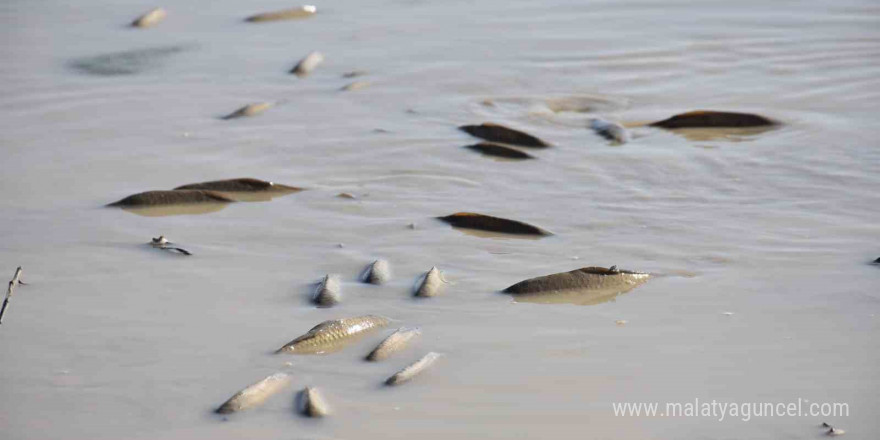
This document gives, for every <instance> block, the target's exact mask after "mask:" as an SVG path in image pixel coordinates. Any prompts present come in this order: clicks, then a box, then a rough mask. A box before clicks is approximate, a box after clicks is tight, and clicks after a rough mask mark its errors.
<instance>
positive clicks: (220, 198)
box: [107, 190, 234, 207]
mask: <svg viewBox="0 0 880 440" xmlns="http://www.w3.org/2000/svg"><path fill="white" fill-rule="evenodd" d="M233 201H234V200H232V199H230V198H228V197H226V196H224V195H222V194H219V193H216V192H213V191H201V190H186V191H177V190H175V191H146V192H142V193H137V194H133V195H130V196H128V197H126V198H124V199H121V200H117V201H115V202H113V203H111V204H109V205H107V206H112V207H147V206H165V205H189V204H198V203H215V204H216V203H230V202H233Z"/></svg>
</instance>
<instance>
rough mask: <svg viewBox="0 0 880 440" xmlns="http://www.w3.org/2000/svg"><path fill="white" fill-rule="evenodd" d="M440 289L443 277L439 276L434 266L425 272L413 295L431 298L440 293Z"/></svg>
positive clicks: (438, 271)
mask: <svg viewBox="0 0 880 440" xmlns="http://www.w3.org/2000/svg"><path fill="white" fill-rule="evenodd" d="M442 288H443V277H442V276H441V275H440V270H439V269H437V267H436V266H434V267H432V268H431V270H429V271H427V272H425V275H424V276H423V277H422V282H421V284H419V287H418V288H417V289H416V292H415V294H416V296H422V297H431V296H435V295H437V294H438V293H440V290H441V289H442Z"/></svg>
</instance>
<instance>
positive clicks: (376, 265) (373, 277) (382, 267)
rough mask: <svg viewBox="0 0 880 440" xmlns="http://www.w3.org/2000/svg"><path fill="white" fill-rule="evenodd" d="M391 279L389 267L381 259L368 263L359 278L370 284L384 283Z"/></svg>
mask: <svg viewBox="0 0 880 440" xmlns="http://www.w3.org/2000/svg"><path fill="white" fill-rule="evenodd" d="M390 279H391V267H390V266H389V265H388V262H387V261H385V260H382V259H379V260H376V261H374V262H372V263H370V265H369V266H367V268H366V269H365V270H364V273H363V274H362V275H361V280H362V281H363V282H365V283H370V284H385V283H386V282H387V281H388V280H390Z"/></svg>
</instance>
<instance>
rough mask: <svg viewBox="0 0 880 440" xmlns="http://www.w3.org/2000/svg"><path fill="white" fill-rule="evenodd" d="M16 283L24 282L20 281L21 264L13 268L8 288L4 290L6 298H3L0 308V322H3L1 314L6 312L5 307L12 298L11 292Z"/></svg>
mask: <svg viewBox="0 0 880 440" xmlns="http://www.w3.org/2000/svg"><path fill="white" fill-rule="evenodd" d="M18 284H24V283H23V282H21V266H18V269H15V275H13V276H12V281H10V282H9V288H8V289H7V290H6V299H4V300H3V308H0V324H2V323H3V315H4V314H5V313H6V308H7V307H9V301H10V300H12V294H13V292H14V291H15V286H16V285H18Z"/></svg>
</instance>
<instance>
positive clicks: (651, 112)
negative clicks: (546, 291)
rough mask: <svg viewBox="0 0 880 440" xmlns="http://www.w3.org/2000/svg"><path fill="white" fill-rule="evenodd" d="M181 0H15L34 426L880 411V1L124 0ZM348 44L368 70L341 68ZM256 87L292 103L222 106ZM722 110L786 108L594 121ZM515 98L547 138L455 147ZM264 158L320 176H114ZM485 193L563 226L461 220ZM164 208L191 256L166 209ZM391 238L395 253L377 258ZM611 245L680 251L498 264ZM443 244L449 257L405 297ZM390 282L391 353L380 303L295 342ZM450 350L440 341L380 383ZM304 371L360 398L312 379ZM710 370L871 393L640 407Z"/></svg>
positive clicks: (245, 166)
mask: <svg viewBox="0 0 880 440" xmlns="http://www.w3.org/2000/svg"><path fill="white" fill-rule="evenodd" d="M154 6H155V5H153V4H145V3H143V2H135V1H126V0H120V1H95V2H85V3H82V4H81V3H75V4H74V3H69V2H68V3H65V2H58V1H54V0H51V1H45V2H25V1H21V0H11V1H6V2H4V3H3V5H0V29H3V30H2V35H3V41H4V43H5V44H3V45H2V46H0V51H2V56H3V59H4V60H7V61H9V62H6V63H2V64H0V78H2V80H3V81H2V84H3V85H2V86H0V87H2V88H0V90H2V95H0V96H2V102H3V105H2V108H0V112H2V117H0V145H2V149H3V150H2V152H3V157H4V159H5V161H4V163H5V165H6V166H5V167H4V172H3V173H2V174H0V185H2V190H3V194H4V196H5V200H6V202H5V207H6V209H5V210H4V215H3V216H2V217H0V230H2V231H3V235H2V245H0V262H2V264H0V268H2V270H3V271H6V273H7V274H8V276H10V277H11V276H12V274H13V272H14V270H15V267H16V266H19V265H21V266H23V267H24V276H23V280H24V281H25V282H28V283H30V285H27V286H20V287H19V288H18V289H17V290H16V295H15V297H14V300H13V302H12V304H11V306H10V309H9V311H8V312H7V316H6V317H5V318H4V322H3V325H2V328H0V359H2V364H3V368H2V369H0V426H2V427H3V432H4V437H5V438H26V439H44V438H70V439H105V438H106V439H117V438H139V439H154V438H175V439H187V438H207V437H211V438H217V439H223V438H230V439H231V438H242V437H248V438H278V437H282V436H284V437H289V438H355V437H356V438H388V437H395V438H396V437H404V436H410V435H419V437H420V438H450V437H452V436H458V437H462V438H475V437H480V438H485V437H492V438H551V437H552V438H584V437H585V436H590V437H593V438H611V437H614V438H682V437H687V438H706V439H726V438H759V439H760V438H766V439H771V438H772V439H778V438H820V437H821V433H822V430H821V429H819V428H817V427H816V426H817V425H818V424H820V423H821V422H823V421H827V422H829V423H832V424H835V425H839V426H840V427H841V428H843V429H845V430H846V431H847V437H846V438H874V437H876V432H877V430H878V429H880V422H878V421H877V418H876V417H875V416H874V412H875V411H874V410H875V409H876V408H877V407H878V406H880V392H878V391H880V387H878V385H877V384H878V383H880V374H878V370H877V365H880V362H878V361H880V356H878V354H877V353H878V352H880V351H878V348H880V343H878V342H877V339H876V337H875V336H876V335H877V333H878V331H880V328H878V327H880V325H878V317H877V314H878V312H880V295H878V293H877V288H876V287H877V285H878V282H880V267H877V266H873V265H869V264H867V262H869V261H871V260H873V259H875V258H877V257H880V247H878V244H877V242H878V236H880V227H878V225H877V217H878V212H880V208H878V207H880V195H878V193H877V188H878V185H880V149H878V148H877V138H878V135H880V127H878V125H877V123H876V119H877V114H878V110H880V104H878V102H880V8H878V6H877V5H876V3H875V2H872V1H869V0H863V1H840V2H823V1H797V2H795V1H779V2H767V1H761V2H758V1H745V2H726V1H700V2H696V1H669V0H666V1H647V0H643V1H605V2H579V1H546V2H525V1H512V2H499V1H485V2H460V1H449V2H427V1H390V0H387V1H381V2H373V3H371V4H364V3H363V2H355V1H349V0H343V1H340V2H334V3H332V4H327V5H322V4H317V7H318V14H317V15H316V16H315V17H312V18H310V19H307V20H301V21H292V22H276V23H265V24H252V23H245V22H243V21H242V19H243V18H245V17H247V16H249V15H252V14H255V13H259V12H266V11H272V10H276V9H281V8H283V7H288V6H290V5H281V4H279V3H277V2H268V1H260V2H249V3H244V2H233V1H227V0H218V1H215V2H211V4H210V7H209V9H206V8H207V6H205V4H204V2H193V1H180V2H175V4H173V5H165V7H166V9H167V10H168V17H167V18H166V19H165V20H164V21H163V22H162V23H160V24H158V25H157V26H155V27H154V28H150V29H146V30H136V29H130V28H126V25H127V24H128V23H129V22H130V21H131V20H132V19H134V18H135V17H136V16H138V15H139V14H141V13H143V12H145V11H147V10H149V9H150V8H152V7H154ZM172 47H173V48H184V50H181V51H179V52H177V53H173V54H171V55H169V56H161V57H158V58H151V57H147V58H146V59H144V58H138V62H139V63H140V64H138V65H137V66H136V67H137V68H136V69H133V71H131V72H130V74H126V75H116V76H113V75H111V76H107V75H93V74H90V71H89V70H88V69H86V70H83V69H77V68H76V67H75V66H76V65H77V64H76V63H78V62H82V61H84V60H86V61H87V60H92V61H94V60H95V59H99V60H100V59H104V60H106V59H107V58H99V57H103V56H105V55H108V54H118V53H131V52H132V51H144V50H147V51H150V50H153V48H172ZM312 50H320V51H321V52H322V53H323V54H324V55H325V58H326V60H325V62H324V63H323V64H322V65H321V66H319V67H318V68H317V69H316V70H315V71H314V72H312V74H311V75H310V76H309V77H308V78H306V79H299V78H296V77H295V76H292V75H289V74H287V73H286V72H287V71H289V70H290V69H291V68H292V67H293V65H294V64H295V63H296V62H297V60H299V59H300V58H302V57H303V56H305V55H306V54H307V53H308V52H310V51H312ZM135 53H141V54H142V53H144V52H135ZM147 53H152V52H147ZM154 61H155V62H154ZM353 70H365V71H367V72H368V74H367V75H366V76H363V77H362V78H363V80H365V81H369V82H370V83H371V85H370V87H368V88H365V89H363V90H357V91H350V92H342V91H339V90H338V89H339V88H340V87H342V86H344V85H345V84H347V83H348V82H349V81H350V80H348V79H345V78H343V77H342V75H343V74H344V73H345V72H350V71H353ZM262 101H270V102H278V103H279V105H277V106H276V107H273V108H271V109H269V110H268V111H266V112H265V113H264V114H262V115H259V116H257V117H254V118H243V119H236V120H230V121H224V120H220V119H219V118H221V117H222V116H224V115H226V114H228V113H229V112H231V111H234V110H235V109H237V108H239V107H241V106H243V105H245V104H247V103H251V102H262ZM695 109H718V110H731V111H747V112H755V113H759V114H762V115H765V116H767V117H771V118H774V119H777V120H780V121H782V122H783V124H784V125H783V126H782V127H781V128H778V129H774V130H769V131H760V132H744V133H720V134H719V133H708V134H707V133H703V134H699V133H684V132H671V131H664V130H658V129H653V128H648V127H633V128H632V131H633V135H634V136H633V137H634V139H633V141H632V142H630V143H628V144H626V145H623V146H610V145H609V143H608V141H606V140H604V139H602V138H600V137H599V136H596V135H595V134H594V133H592V132H591V131H590V130H589V129H587V128H586V126H587V121H588V119H589V118H591V117H597V116H598V117H603V118H605V119H608V120H615V121H620V122H622V123H624V124H625V125H627V126H632V125H638V124H641V123H646V122H651V121H655V120H659V119H664V118H666V117H669V116H671V115H673V114H675V113H680V112H683V111H689V110H695ZM486 121H491V122H496V123H502V124H506V125H509V126H511V127H514V128H517V129H521V130H524V131H527V132H529V133H531V134H534V135H536V136H538V137H540V138H542V139H545V140H547V141H548V142H550V143H552V144H553V145H554V147H553V148H549V149H545V150H541V151H530V153H532V154H533V155H535V156H536V157H537V160H530V161H519V162H517V161H497V160H493V159H491V158H488V157H485V156H482V155H479V154H477V153H474V152H472V151H469V150H467V149H463V148H461V147H462V146H465V145H469V144H471V143H474V142H475V141H476V140H475V139H474V138H471V137H469V136H468V135H466V134H464V133H462V132H460V131H458V130H457V129H456V128H455V127H457V126H458V125H462V124H471V123H481V122H486ZM247 176H251V177H256V178H262V179H266V180H271V181H274V182H279V183H283V184H288V185H293V186H299V187H305V188H308V190H307V191H303V192H301V193H296V194H291V195H287V196H284V197H279V198H275V199H273V200H272V201H269V202H255V203H234V204H230V205H229V206H227V207H225V208H224V209H222V210H219V211H216V212H211V213H208V214H204V215H178V216H163V217H152V216H150V217H148V216H138V215H133V214H132V213H129V212H125V211H123V210H120V209H109V208H103V207H102V206H103V205H104V204H106V203H110V202H113V201H115V200H118V199H121V198H123V197H125V196H127V195H130V194H133V193H136V192H141V191H147V190H151V189H169V188H174V187H176V186H179V185H183V184H186V183H192V182H198V181H206V180H216V179H223V178H234V177H247ZM339 192H349V193H351V194H354V195H356V196H358V198H357V199H354V200H348V199H341V198H337V197H335V195H336V194H337V193H339ZM458 211H475V212H481V213H485V214H489V215H495V216H500V217H506V218H512V219H516V220H520V221H524V222H528V223H531V224H535V225H537V226H540V227H542V228H546V229H548V230H550V231H553V232H554V233H555V234H556V235H554V236H552V237H547V238H542V239H539V240H523V239H518V238H512V237H487V236H485V235H473V234H466V233H463V232H462V231H459V230H455V229H452V228H450V227H449V226H448V225H445V224H443V223H441V222H439V221H437V220H435V219H434V217H437V216H443V215H448V214H451V213H454V212H458ZM410 223H415V226H416V227H415V229H412V228H409V227H408V225H409V224H410ZM160 234H164V235H166V236H167V237H168V238H169V239H170V240H171V241H174V242H176V243H177V244H178V245H180V246H181V247H183V248H185V249H187V250H189V251H191V252H193V253H194V256H192V257H185V256H181V255H176V254H172V253H165V252H162V251H160V250H157V249H153V248H151V247H149V246H147V245H145V244H144V243H146V242H148V241H149V240H150V238H151V237H156V236H158V235H160ZM340 243H341V244H343V246H342V247H339V244H340ZM376 258H385V259H387V260H389V262H390V263H391V265H392V271H393V280H392V282H391V283H389V284H387V285H384V286H369V285H363V284H359V283H357V282H356V276H357V274H358V272H359V271H360V270H361V269H362V268H363V267H364V266H365V265H366V264H368V263H369V262H371V261H373V260H374V259H376ZM614 264H616V265H619V266H620V268H621V269H630V270H639V271H647V272H652V273H656V274H661V275H667V276H661V277H657V278H656V279H654V280H652V281H650V282H648V283H647V284H645V285H643V286H640V287H638V288H637V289H634V290H633V291H631V292H629V293H626V294H625V295H620V296H619V297H617V298H616V299H615V300H613V301H609V302H605V303H601V304H597V305H591V306H577V305H571V304H529V303H515V302H513V301H512V300H511V298H510V297H508V296H506V295H503V294H500V293H498V292H497V291H498V290H501V289H503V288H505V287H507V286H509V285H511V284H513V283H515V282H518V281H520V280H523V279H525V278H529V277H533V276H539V275H545V274H549V273H554V272H561V271H568V270H572V269H575V268H577V267H582V266H610V265H614ZM435 265H436V266H437V267H439V268H441V269H442V270H444V271H445V275H446V278H447V279H449V280H450V281H451V282H452V283H453V284H451V285H449V286H447V288H446V289H445V291H444V294H443V295H442V296H438V297H436V298H430V299H421V300H419V299H415V298H412V296H411V294H412V288H413V284H414V282H415V281H416V280H417V278H418V276H419V275H420V274H422V273H424V271H426V270H428V269H429V268H430V267H431V266H435ZM327 273H337V274H340V275H341V279H342V280H343V286H342V288H343V295H344V296H343V303H342V304H341V305H340V306H338V307H334V308H330V309H318V308H315V307H313V306H311V305H309V304H308V296H309V294H310V293H311V291H310V286H311V285H312V283H314V282H316V281H318V280H319V279H320V278H321V277H322V276H323V275H325V274H327ZM724 312H734V314H733V315H731V316H726V315H723V313H724ZM369 313H375V314H381V315H385V316H389V317H391V318H394V319H395V320H397V321H396V322H395V323H392V327H394V328H396V327H399V326H401V325H405V326H419V327H421V328H422V331H423V336H422V338H421V339H420V340H419V341H418V342H417V343H416V344H415V347H414V348H413V349H409V350H407V351H405V352H403V353H401V354H400V355H399V356H395V357H393V358H391V359H389V360H388V361H386V362H380V363H367V362H363V361H362V359H361V358H362V357H363V356H364V355H366V353H368V352H369V351H370V349H372V347H373V344H374V343H377V342H378V341H379V340H381V339H382V337H383V336H384V335H385V334H384V333H383V334H375V335H373V336H372V337H370V338H366V339H365V340H363V341H361V342H359V343H358V344H356V345H355V346H353V347H350V348H348V349H346V350H344V351H342V352H340V353H335V354H331V355H326V356H293V355H289V356H288V355H273V354H271V353H272V351H273V350H274V349H276V348H277V347H279V346H281V345H282V344H284V343H285V342H287V341H289V340H290V339H292V338H294V337H296V336H298V335H300V334H302V333H304V332H305V331H307V330H308V329H309V328H311V327H313V326H314V325H315V324H317V323H319V322H321V321H323V320H325V319H336V318H341V317H348V316H357V315H361V314H369ZM619 319H625V320H627V321H628V324H626V325H625V326H618V325H615V321H616V320H619ZM389 331H390V330H389ZM428 351H437V352H442V353H444V354H445V356H444V357H443V358H442V359H440V360H439V361H438V363H437V365H435V366H434V367H432V369H431V370H430V371H428V372H427V373H425V375H424V376H423V377H419V378H417V379H416V380H414V381H413V382H412V383H408V384H406V385H404V386H401V387H397V388H394V389H385V388H382V387H381V384H382V381H383V380H384V379H385V378H387V377H388V376H390V375H391V374H392V373H394V372H395V371H397V370H398V369H399V368H401V367H403V366H405V365H407V364H409V363H411V362H412V361H414V360H416V359H418V358H419V357H420V356H422V355H423V354H424V353H427V352H428ZM285 362H291V363H292V365H291V366H286V365H285ZM275 371H286V372H289V373H291V374H292V375H293V377H294V386H293V387H292V388H291V392H290V393H289V395H280V396H277V398H275V399H273V400H270V401H269V402H268V403H267V404H266V406H264V407H262V408H260V409H257V410H254V411H251V412H249V413H246V414H240V415H236V416H233V417H231V418H230V419H229V420H228V421H223V420H222V419H221V418H218V417H216V416H215V415H213V414H211V411H212V410H213V409H214V408H216V407H217V406H218V405H219V404H221V403H222V402H223V401H225V400H226V399H227V398H228V397H229V396H231V395H232V394H233V393H235V392H236V391H238V390H239V389H241V388H243V387H244V386H246V385H248V384H250V383H253V382H255V381H257V380H259V379H261V378H263V377H265V376H266V375H268V374H271V373H273V372H275ZM305 385H314V386H318V387H320V388H321V389H322V391H323V393H324V394H325V397H326V399H327V400H328V403H329V404H330V405H331V406H332V407H333V410H334V414H333V415H332V416H331V417H329V418H327V419H325V420H321V421H313V420H305V419H303V418H301V417H299V416H297V415H296V414H295V413H294V397H293V396H294V392H293V391H294V390H295V389H300V388H302V387H303V386H305ZM694 398H699V399H701V400H703V401H706V400H711V399H716V400H719V401H732V402H785V403H787V402H790V401H797V399H798V398H803V399H810V400H811V401H822V402H846V403H848V404H849V408H850V414H849V417H839V418H815V417H786V418H782V417H775V418H752V419H751V420H750V421H748V422H743V421H740V420H735V419H732V418H727V419H725V420H724V421H723V422H718V421H717V420H715V419H714V418H705V417H703V418H663V417H653V418H651V417H615V416H614V413H613V410H612V407H611V403H612V402H624V401H630V402H636V401H647V402H652V401H659V402H666V401H673V402H688V401H692V400H693V399H694Z"/></svg>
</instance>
